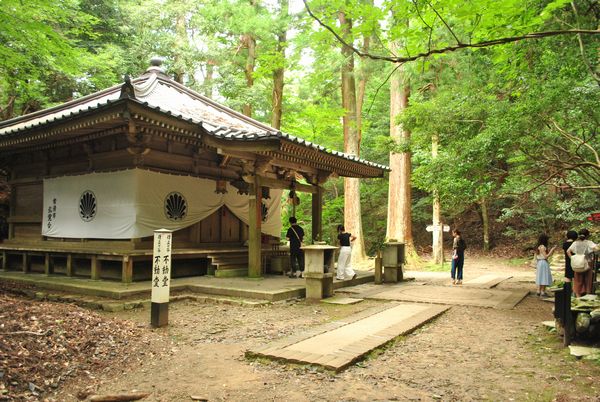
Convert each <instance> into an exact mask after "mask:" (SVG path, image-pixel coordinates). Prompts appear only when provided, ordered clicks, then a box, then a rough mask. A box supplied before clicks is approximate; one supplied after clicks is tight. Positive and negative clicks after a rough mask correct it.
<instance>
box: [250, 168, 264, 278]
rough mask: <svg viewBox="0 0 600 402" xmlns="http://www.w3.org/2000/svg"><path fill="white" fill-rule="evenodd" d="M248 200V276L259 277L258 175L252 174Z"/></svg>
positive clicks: (259, 184) (259, 183)
mask: <svg viewBox="0 0 600 402" xmlns="http://www.w3.org/2000/svg"><path fill="white" fill-rule="evenodd" d="M253 178H254V182H253V183H252V185H251V186H250V194H249V200H248V204H249V205H248V226H249V228H248V229H249V232H248V276H249V277H250V278H259V277H260V276H261V275H262V264H261V263H262V256H261V224H262V216H261V210H262V200H261V198H262V191H261V189H260V187H261V178H260V176H253Z"/></svg>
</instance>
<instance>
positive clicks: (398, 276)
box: [383, 267, 404, 283]
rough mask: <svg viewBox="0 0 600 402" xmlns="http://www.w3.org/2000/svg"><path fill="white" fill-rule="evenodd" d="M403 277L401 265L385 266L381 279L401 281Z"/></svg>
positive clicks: (386, 281) (390, 281)
mask: <svg viewBox="0 0 600 402" xmlns="http://www.w3.org/2000/svg"><path fill="white" fill-rule="evenodd" d="M403 277H404V275H403V273H402V267H385V268H384V269H383V280H384V281H385V283H396V282H402V279H403Z"/></svg>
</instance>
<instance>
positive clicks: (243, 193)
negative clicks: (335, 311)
mask: <svg viewBox="0 0 600 402" xmlns="http://www.w3.org/2000/svg"><path fill="white" fill-rule="evenodd" d="M0 163H1V166H0V167H1V168H2V169H3V170H4V171H5V172H6V174H7V178H8V183H9V185H10V188H11V195H10V216H9V218H8V222H9V236H8V239H7V240H6V241H4V242H3V243H0V253H1V256H2V262H1V269H2V270H8V271H23V272H26V273H27V272H38V273H45V274H56V275H65V276H74V277H84V278H92V279H113V280H121V281H123V282H131V281H137V280H148V279H150V277H151V258H152V236H153V232H154V230H156V229H160V228H166V229H170V230H173V231H174V234H173V257H172V260H173V270H172V275H173V277H182V276H194V275H206V274H209V275H216V276H251V277H259V276H261V275H263V274H264V272H265V266H266V265H267V264H268V263H269V257H270V256H272V255H282V254H285V253H286V250H285V249H283V248H279V247H278V245H279V240H280V237H281V233H282V221H281V203H282V195H284V196H287V192H286V193H285V194H283V192H284V190H289V189H294V190H295V191H299V192H303V193H309V194H311V196H312V233H313V240H318V239H320V236H321V232H322V229H321V226H322V224H321V209H322V187H321V186H322V185H323V183H324V182H325V181H326V180H327V179H328V178H330V177H335V176H346V177H359V178H371V177H382V176H383V175H384V173H385V172H386V171H387V170H389V169H388V168H387V167H386V166H383V165H379V164H376V163H372V162H368V161H364V160H361V159H358V158H357V157H355V156H351V155H347V154H343V153H339V152H334V151H330V150H327V149H325V148H324V147H321V146H318V145H316V144H312V143H310V142H307V141H304V140H302V139H300V138H296V137H294V136H291V135H288V134H284V133H282V132H279V131H277V130H274V129H273V128H271V127H269V126H267V125H265V124H263V123H260V122H258V121H256V120H253V119H251V118H249V117H247V116H244V115H242V114H240V113H238V112H236V111H234V110H231V109H229V108H227V107H225V106H223V105H220V104H218V103H216V102H214V101H212V100H210V99H208V98H206V97H205V96H202V95H200V94H199V93H197V92H195V91H193V90H191V89H189V88H187V87H185V86H183V85H181V84H179V83H177V82H175V81H173V80H172V79H170V78H169V77H168V76H167V75H166V74H165V73H164V71H163V70H162V68H161V64H160V61H158V60H156V59H153V61H152V65H151V66H150V68H148V70H147V71H146V72H145V73H144V74H143V75H142V76H140V77H138V78H136V79H132V80H130V79H129V78H128V77H126V79H125V82H124V83H123V84H120V85H116V86H113V87H111V88H108V89H105V90H103V91H100V92H97V93H94V94H91V95H88V96H85V97H82V98H79V99H76V100H73V101H70V102H67V103H64V104H62V105H59V106H56V107H52V108H49V109H46V110H42V111H39V112H35V113H31V114H28V115H25V116H22V117H18V118H15V119H12V120H7V121H3V122H0ZM286 226H287V223H286Z"/></svg>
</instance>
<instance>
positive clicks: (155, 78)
mask: <svg viewBox="0 0 600 402" xmlns="http://www.w3.org/2000/svg"><path fill="white" fill-rule="evenodd" d="M132 84H133V88H134V95H135V99H134V101H135V102H139V103H140V104H142V105H144V106H147V107H150V108H152V109H154V110H157V111H160V112H163V113H167V114H169V115H172V116H175V117H177V118H180V119H183V120H186V121H189V122H193V123H195V124H201V125H202V127H203V128H204V129H205V130H206V131H207V132H209V133H210V134H212V135H213V136H215V137H216V138H220V139H223V140H235V141H240V140H241V141H261V140H268V139H274V138H277V139H283V140H287V141H290V142H292V143H295V144H298V145H300V146H305V147H309V148H312V149H315V150H317V151H319V152H324V153H327V154H331V155H334V156H337V157H341V158H344V159H347V160H351V161H354V162H358V163H361V164H364V165H367V166H370V167H374V168H377V169H381V170H390V169H389V167H387V166H385V165H381V164H378V163H374V162H369V161H366V160H363V159H360V158H358V157H356V156H354V155H349V154H345V153H342V152H337V151H332V150H329V149H327V148H325V147H323V146H320V145H318V144H314V143H312V142H310V141H306V140H304V139H302V138H299V137H295V136H292V135H289V134H286V133H282V132H280V131H277V130H275V129H273V128H272V127H269V126H267V125H266V124H263V123H261V122H259V121H256V120H254V119H252V118H250V117H248V116H245V115H243V114H241V113H239V112H236V111H235V110H233V109H230V108H228V107H226V106H223V105H221V104H219V103H217V102H215V101H213V100H211V99H209V98H207V97H205V96H203V95H201V94H199V93H197V92H195V91H193V90H191V89H189V88H187V87H185V86H183V85H181V84H179V83H177V82H175V81H173V80H172V79H170V78H169V77H168V76H166V75H165V74H163V73H162V72H161V70H160V69H159V68H155V67H151V68H150V69H149V70H148V71H147V72H146V74H144V75H142V76H141V77H139V78H137V79H135V80H133V81H132ZM122 87H123V85H115V86H113V87H110V88H108V89H105V90H103V91H100V92H96V93H94V94H91V95H88V96H84V97H82V98H79V99H76V100H73V101H70V102H67V103H64V104H62V105H59V106H56V107H53V108H49V109H45V110H41V111H39V112H35V113H31V114H28V115H25V116H21V117H17V118H15V119H11V120H6V121H3V122H0V138H2V137H3V136H14V135H18V134H19V133H20V132H25V131H28V130H30V129H34V128H38V127H41V126H44V125H46V124H50V123H54V122H59V121H61V120H63V119H67V118H70V117H73V116H76V115H79V114H82V113H85V112H89V111H92V110H95V109H98V108H101V107H102V106H106V105H108V104H111V103H114V102H116V101H118V100H119V98H120V95H121V89H122Z"/></svg>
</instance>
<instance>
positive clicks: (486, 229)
mask: <svg viewBox="0 0 600 402" xmlns="http://www.w3.org/2000/svg"><path fill="white" fill-rule="evenodd" d="M480 205H481V223H482V224H483V251H485V252H486V253H487V252H488V251H490V217H489V212H488V207H487V198H482V199H481V201H480Z"/></svg>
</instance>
